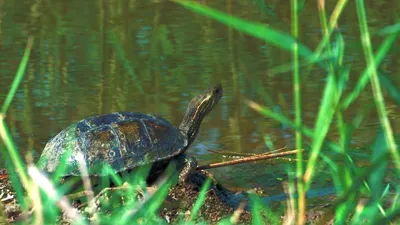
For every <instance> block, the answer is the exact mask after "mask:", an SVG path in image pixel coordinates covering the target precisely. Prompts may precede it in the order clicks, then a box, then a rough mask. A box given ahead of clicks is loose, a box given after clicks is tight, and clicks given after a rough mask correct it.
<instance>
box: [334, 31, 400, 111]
mask: <svg viewBox="0 0 400 225" xmlns="http://www.w3.org/2000/svg"><path fill="white" fill-rule="evenodd" d="M396 39H397V35H396V34H392V35H390V36H389V37H387V38H386V39H385V40H384V41H383V43H382V44H381V46H380V47H379V49H378V52H377V53H376V56H375V58H374V62H375V63H374V64H369V65H368V67H367V69H365V70H364V72H363V73H362V75H361V77H360V79H359V80H358V82H357V83H356V85H355V87H354V89H353V91H352V92H351V93H350V94H349V95H348V96H347V97H346V98H345V100H344V101H343V104H342V108H343V109H346V108H348V107H349V106H350V104H351V103H353V102H354V100H356V98H357V97H358V96H359V95H360V93H361V91H362V90H364V88H365V86H366V85H367V83H368V81H369V78H370V74H371V72H372V70H375V67H374V66H379V64H380V63H381V62H382V60H383V58H384V57H385V56H386V54H387V53H388V51H389V50H390V49H391V48H392V45H393V43H394V42H395V40H396Z"/></svg>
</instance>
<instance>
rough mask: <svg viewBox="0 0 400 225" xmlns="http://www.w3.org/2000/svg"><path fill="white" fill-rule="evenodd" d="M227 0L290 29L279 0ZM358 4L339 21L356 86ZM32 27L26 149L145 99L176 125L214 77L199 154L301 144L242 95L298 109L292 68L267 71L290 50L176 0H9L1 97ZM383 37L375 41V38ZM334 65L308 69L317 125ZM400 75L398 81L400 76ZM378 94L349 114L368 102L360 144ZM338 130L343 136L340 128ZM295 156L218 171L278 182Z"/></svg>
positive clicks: (24, 112)
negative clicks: (328, 70)
mask: <svg viewBox="0 0 400 225" xmlns="http://www.w3.org/2000/svg"><path fill="white" fill-rule="evenodd" d="M390 2H393V1H387V2H385V3H379V5H369V6H368V9H369V13H370V15H369V17H370V18H371V19H373V21H375V24H371V26H372V27H371V29H379V28H381V27H380V24H391V23H392V21H394V18H392V17H393V15H396V13H394V12H396V9H395V7H387V6H386V5H385V4H390ZM50 3H51V5H50ZM230 4H232V5H229V7H227V6H225V2H224V1H218V2H213V3H211V6H212V7H214V8H217V9H219V10H223V11H228V12H230V13H232V14H234V15H236V16H239V17H242V18H247V19H249V20H253V21H260V22H263V23H266V24H269V25H270V26H271V27H274V28H277V29H280V30H283V31H286V32H288V31H289V30H290V17H289V16H290V11H289V10H290V8H289V7H288V5H287V4H281V3H280V1H275V2H271V3H270V4H271V5H269V7H268V8H263V7H259V6H258V5H257V4H255V2H254V4H247V1H244V2H241V1H238V2H232V3H230ZM243 4H246V5H243ZM349 4H350V5H349V7H348V8H349V11H345V12H344V13H345V14H344V15H343V20H342V21H341V27H340V28H341V31H342V32H343V35H344V37H345V39H346V40H345V41H346V44H347V46H346V47H347V49H346V51H347V52H346V53H345V55H346V57H345V59H344V60H345V62H346V63H348V64H349V65H350V64H351V65H352V73H351V76H350V82H349V85H350V86H352V85H353V84H354V82H355V81H356V80H357V78H358V76H359V75H358V74H360V71H362V70H363V68H364V67H365V64H364V62H363V60H360V59H363V55H362V54H363V53H362V50H361V49H360V41H359V33H358V24H357V23H356V21H357V19H356V15H355V13H354V10H353V11H350V9H354V8H352V7H353V6H352V5H351V4H353V3H349ZM369 4H375V3H374V2H372V1H371V2H370V3H369ZM376 4H378V3H376ZM305 7H306V8H304V9H303V12H302V15H301V20H300V23H301V37H300V41H302V42H303V43H304V44H306V45H308V46H310V47H311V48H312V49H314V48H315V46H317V44H318V43H319V41H320V38H321V30H320V24H319V20H318V19H316V15H317V11H316V7H314V5H313V4H307V5H305ZM327 7H328V8H329V7H330V6H327ZM260 9H261V10H260ZM384 11H385V12H387V13H382V12H384ZM390 11H393V12H390ZM383 15H384V16H383ZM391 15H392V16H391ZM377 21H378V22H377ZM28 34H29V35H33V36H34V37H35V44H34V49H33V52H32V55H31V58H30V61H29V65H28V69H27V71H26V74H25V77H24V81H23V83H22V84H21V86H20V89H19V91H18V93H17V95H16V98H15V100H14V102H13V104H12V107H11V108H10V110H9V114H8V115H7V122H8V124H9V127H10V129H11V130H12V134H13V137H14V138H15V140H16V142H17V143H18V147H19V148H20V149H21V151H22V152H24V153H26V152H28V151H33V152H34V153H35V157H38V156H39V154H40V152H41V150H42V149H43V147H44V145H45V143H46V142H47V141H48V140H49V138H51V137H52V136H54V135H55V134H57V133H58V132H59V131H61V130H62V129H63V128H65V127H66V126H68V125H69V124H70V123H72V122H75V121H77V120H80V119H82V118H85V117H87V116H92V115H99V114H106V113H111V112H115V111H133V112H135V111H140V112H145V113H154V114H156V115H161V116H163V117H165V118H166V119H168V120H169V121H170V122H171V123H172V124H174V125H176V126H178V125H179V124H180V122H181V120H182V118H183V114H184V112H185V109H186V107H187V104H188V102H189V100H190V99H191V97H192V96H194V95H196V94H198V93H199V92H201V91H203V90H204V89H206V88H207V87H209V86H210V85H213V84H216V83H222V84H223V87H224V97H223V98H222V99H221V101H220V103H219V104H218V106H217V107H216V108H215V109H214V110H213V112H212V113H210V114H209V115H208V116H207V118H206V119H205V120H204V122H203V123H202V126H201V129H200V132H199V135H198V137H197V140H196V141H195V143H194V144H193V146H192V147H191V149H190V150H189V151H188V153H189V154H192V155H195V156H197V157H198V158H199V159H200V164H205V163H209V162H211V161H217V160H221V158H219V156H216V155H210V152H208V150H209V149H224V150H226V151H233V152H252V153H261V152H265V151H270V150H273V149H268V148H267V147H266V145H265V138H266V135H267V136H268V139H269V140H270V141H271V143H272V144H273V146H274V147H275V148H280V147H283V146H287V147H288V148H289V149H291V148H293V146H294V136H293V135H292V132H293V131H292V130H291V129H289V128H287V127H285V126H282V125H281V124H279V123H277V122H276V121H274V120H272V119H269V118H264V117H262V116H260V115H259V114H258V113H256V112H254V111H252V110H251V109H249V107H248V106H247V105H246V104H245V103H244V99H245V98H248V99H253V100H255V101H257V102H259V103H262V104H265V105H268V106H270V107H272V108H273V109H274V110H276V111H278V112H282V113H285V114H286V115H287V116H289V117H293V114H294V111H293V99H292V78H291V73H290V71H289V72H287V73H281V74H278V75H274V76H272V75H270V74H269V71H270V70H272V69H273V68H275V67H276V66H279V65H283V64H287V63H288V62H290V54H289V53H287V52H284V51H283V50H280V49H277V48H274V47H272V46H270V45H268V44H266V43H265V42H263V41H260V40H257V39H254V38H252V37H249V36H247V35H243V34H240V33H238V32H237V31H234V30H232V29H229V28H227V27H226V26H224V25H221V24H219V23H218V22H215V21H212V20H210V19H207V18H205V17H204V16H201V15H198V14H195V13H193V12H191V11H188V10H186V9H184V8H182V7H181V6H178V5H176V4H174V3H172V2H168V1H166V2H159V3H153V2H150V1H142V2H140V1H139V2H138V1H96V2H91V3H90V4H89V3H87V2H86V1H44V2H43V1H37V2H30V1H23V0H16V1H5V2H4V4H3V6H2V8H1V9H0V48H1V51H0V73H1V77H0V79H1V80H0V99H4V97H5V95H6V93H7V90H8V88H9V86H10V84H11V82H12V79H13V75H14V73H15V71H16V69H17V67H18V64H19V61H20V59H21V56H22V54H23V49H24V46H25V43H26V40H27V35H28ZM382 40H383V38H375V39H374V40H373V41H374V42H375V43H374V44H376V45H378V44H380V42H381V41H382ZM398 58H399V51H398V49H395V50H393V51H392V52H391V53H390V54H389V55H388V56H387V58H386V59H385V60H384V63H383V65H382V69H383V70H385V72H387V73H388V74H399V72H400V71H399V68H400V66H399V60H396V59H398ZM325 77H326V74H325V72H324V71H323V70H320V69H318V68H314V69H313V70H312V72H311V73H309V74H307V76H303V78H302V79H303V80H302V90H303V93H302V95H303V96H302V98H303V116H304V123H305V124H306V125H308V126H310V127H312V126H313V123H314V119H315V116H316V113H317V110H318V105H319V103H320V96H321V93H322V91H323V85H324V83H325ZM392 79H397V81H396V82H400V77H399V76H392ZM371 102H372V94H371V92H370V91H368V92H367V93H366V94H364V95H362V96H361V97H360V99H359V100H358V101H357V102H355V103H354V105H353V106H352V109H351V110H349V111H348V112H347V113H348V114H347V115H346V117H347V119H351V118H353V117H354V116H355V115H357V114H359V113H360V112H362V111H363V110H365V109H369V110H370V111H369V113H367V114H366V117H365V119H364V120H363V122H362V124H361V126H360V127H359V128H358V130H357V132H356V133H355V136H354V138H353V140H352V144H353V145H354V146H363V145H365V144H367V143H369V142H370V141H371V140H372V139H373V137H374V136H375V134H376V130H377V123H378V121H377V117H376V114H375V111H374V109H373V108H372V109H370V108H368V105H370V104H371ZM0 103H2V101H0ZM388 108H389V109H392V110H389V113H390V115H389V116H390V118H391V120H392V122H393V124H394V125H395V126H396V125H397V126H399V125H400V118H399V116H398V115H399V114H398V113H395V112H396V111H397V112H398V108H396V106H395V105H394V104H393V103H391V100H390V99H388ZM393 108H394V109H393ZM396 114H397V115H396ZM330 137H331V138H336V137H337V133H336V131H335V130H331V133H330ZM365 154H368V153H365ZM1 163H2V164H3V163H4V162H1ZM278 165H279V166H278ZM293 166H294V163H293V162H289V161H274V160H272V161H268V162H261V163H254V164H251V165H240V166H232V167H226V168H219V169H215V170H213V172H214V173H215V174H216V177H217V178H218V179H219V180H220V181H221V182H222V183H226V184H229V185H230V186H235V187H246V188H247V187H251V186H255V185H257V186H264V187H268V186H277V185H278V186H280V182H281V181H282V180H286V177H284V174H287V171H286V170H287V168H288V167H293Z"/></svg>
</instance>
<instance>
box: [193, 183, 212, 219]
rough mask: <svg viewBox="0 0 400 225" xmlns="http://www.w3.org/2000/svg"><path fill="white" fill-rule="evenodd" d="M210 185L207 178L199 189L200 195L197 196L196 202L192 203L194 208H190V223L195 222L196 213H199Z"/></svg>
mask: <svg viewBox="0 0 400 225" xmlns="http://www.w3.org/2000/svg"><path fill="white" fill-rule="evenodd" d="M210 184H211V179H210V178H207V180H206V182H205V183H204V184H203V186H202V187H201V190H200V193H199V195H198V196H197V200H196V202H195V203H194V206H193V208H192V212H191V214H190V216H191V220H192V221H193V220H196V218H197V213H198V212H199V210H200V208H201V206H202V205H203V203H204V201H205V200H206V196H207V191H208V188H209V187H210Z"/></svg>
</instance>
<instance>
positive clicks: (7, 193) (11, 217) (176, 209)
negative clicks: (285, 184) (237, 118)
mask: <svg viewBox="0 0 400 225" xmlns="http://www.w3.org/2000/svg"><path fill="white" fill-rule="evenodd" d="M4 174H6V173H5V171H4V170H0V200H1V203H2V208H3V210H2V213H0V224H2V221H3V224H4V222H5V221H7V222H11V223H12V222H16V221H21V220H26V216H27V215H21V211H20V209H19V207H18V204H17V201H16V199H15V194H14V192H13V191H12V187H11V184H10V181H9V180H8V179H7V176H6V175H4ZM206 177H207V176H206V174H205V173H202V172H196V173H195V174H192V175H191V177H190V179H188V183H187V184H185V185H178V186H176V187H173V188H171V189H170V191H169V196H168V198H167V200H166V201H165V203H164V204H163V205H162V207H161V208H160V210H159V215H160V217H161V218H162V219H164V220H165V221H166V222H168V223H172V224H173V223H174V222H176V221H178V220H179V219H182V218H190V216H191V215H190V212H191V209H192V207H193V205H194V204H195V202H196V200H197V197H198V194H199V189H200V187H201V185H200V184H202V182H204V181H205V179H206ZM215 182H216V181H213V182H212V184H211V187H210V189H209V190H208V191H207V193H206V198H205V201H204V204H203V205H202V206H201V208H200V210H199V212H198V215H197V217H196V218H198V219H197V221H206V222H208V223H210V224H215V223H217V222H219V221H221V220H223V219H227V218H231V217H232V215H233V214H234V212H235V209H236V208H237V206H238V205H239V204H240V201H241V200H243V197H245V195H242V194H240V195H235V196H236V197H237V198H236V199H233V200H232V199H229V198H226V197H227V196H229V195H230V194H233V195H234V194H235V193H233V192H230V191H229V190H228V189H225V188H224V187H223V186H222V185H220V184H219V183H215ZM212 187H214V189H213V188H212ZM216 187H218V188H219V189H218V190H219V191H217V192H216V191H215V188H216ZM221 190H222V191H221ZM221 193H223V194H224V195H225V196H221ZM328 198H332V196H331V197H328ZM330 201H332V199H327V197H324V198H321V199H320V201H318V202H325V204H317V205H313V209H311V210H309V212H308V214H307V221H308V222H309V223H312V224H313V223H318V221H320V222H323V224H329V223H330V222H331V221H330V220H331V219H330V218H331V216H332V215H329V214H330V213H329V214H328V216H326V213H325V212H331V211H332V209H331V208H330V206H329V204H326V202H330ZM73 205H74V206H76V207H77V208H80V209H84V207H82V205H80V204H79V203H76V202H75V203H74V204H73ZM285 206H286V202H284V201H283V202H276V203H273V204H271V208H272V210H273V211H274V210H275V209H278V208H282V207H285ZM3 212H4V213H3ZM1 215H3V216H1ZM324 215H325V216H324ZM28 217H29V215H28ZM267 218H268V217H266V216H265V217H264V221H266V222H267V223H268V224H269V223H270V222H271V221H269V222H268V219H267ZM60 219H61V220H60V223H63V224H68V221H65V220H63V219H62V218H60ZM251 219H252V215H251V213H250V212H249V211H247V210H243V211H241V213H240V215H239V216H237V222H238V223H240V224H250V223H251ZM279 219H280V220H281V222H283V221H284V220H286V219H287V218H285V217H284V216H279Z"/></svg>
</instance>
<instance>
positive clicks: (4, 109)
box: [1, 37, 34, 114]
mask: <svg viewBox="0 0 400 225" xmlns="http://www.w3.org/2000/svg"><path fill="white" fill-rule="evenodd" d="M33 40H34V39H33V37H29V38H28V43H27V44H26V48H25V52H24V56H23V57H22V60H21V63H20V64H19V67H18V70H17V73H16V74H15V78H14V81H13V83H12V84H11V88H10V90H9V91H8V94H7V96H6V100H5V101H4V103H3V106H2V108H1V113H2V114H6V113H7V110H8V107H9V106H10V105H11V102H12V100H13V98H14V95H15V93H16V92H17V89H18V86H19V84H20V83H21V81H22V78H23V77H24V73H25V69H26V65H27V64H28V60H29V55H30V54H31V49H32V45H33Z"/></svg>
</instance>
